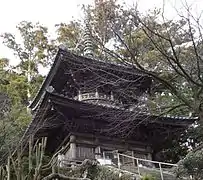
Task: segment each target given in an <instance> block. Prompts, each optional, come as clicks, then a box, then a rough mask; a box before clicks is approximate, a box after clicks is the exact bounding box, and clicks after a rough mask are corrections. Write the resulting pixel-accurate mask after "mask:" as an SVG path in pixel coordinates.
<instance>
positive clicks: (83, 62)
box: [29, 46, 151, 110]
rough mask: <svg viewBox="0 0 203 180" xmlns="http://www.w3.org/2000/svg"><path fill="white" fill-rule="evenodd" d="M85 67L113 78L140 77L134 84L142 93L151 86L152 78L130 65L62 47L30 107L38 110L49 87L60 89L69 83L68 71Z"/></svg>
mask: <svg viewBox="0 0 203 180" xmlns="http://www.w3.org/2000/svg"><path fill="white" fill-rule="evenodd" d="M84 67H85V68H86V70H87V69H88V70H89V71H94V70H97V71H100V72H99V73H102V72H104V71H105V73H106V74H107V75H108V76H112V74H113V75H114V74H119V76H123V75H124V74H125V78H126V77H130V78H132V79H135V78H134V77H139V83H138V82H136V83H133V86H137V87H139V88H140V89H141V90H140V91H142V92H143V91H146V90H147V89H148V88H150V86H151V77H149V76H148V75H146V74H144V73H142V72H141V71H140V70H139V69H136V68H135V67H133V66H132V65H131V64H130V63H129V64H125V65H124V64H119V63H116V62H112V61H104V60H98V59H92V58H89V57H84V56H79V55H76V54H74V53H72V52H69V51H68V50H67V49H66V48H64V47H63V46H60V47H59V50H58V53H57V55H56V57H55V60H54V63H53V65H52V67H51V69H50V71H49V73H48V75H47V76H46V78H45V80H44V82H43V83H42V85H41V87H40V89H39V91H38V93H37V95H36V96H35V98H34V100H33V101H32V103H31V104H30V106H29V107H30V108H31V109H32V110H34V109H36V107H37V106H38V104H39V103H40V100H41V99H42V98H43V96H44V93H45V91H46V90H47V89H48V88H49V87H53V88H55V89H60V88H61V87H60V85H61V86H62V85H64V83H66V81H67V78H68V77H67V72H68V71H71V72H72V71H73V70H75V71H76V70H78V69H84ZM108 78H109V77H108ZM108 78H107V79H108ZM91 85H92V84H91Z"/></svg>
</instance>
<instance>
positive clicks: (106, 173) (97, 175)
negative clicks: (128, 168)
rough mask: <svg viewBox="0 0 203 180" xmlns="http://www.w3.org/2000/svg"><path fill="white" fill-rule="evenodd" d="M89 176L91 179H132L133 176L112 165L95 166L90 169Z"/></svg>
mask: <svg viewBox="0 0 203 180" xmlns="http://www.w3.org/2000/svg"><path fill="white" fill-rule="evenodd" d="M88 178H90V179H91V180H104V179H105V180H130V179H133V176H132V175H131V174H128V173H123V172H121V171H119V170H116V169H111V168H110V167H105V166H94V167H92V168H90V169H89V171H88Z"/></svg>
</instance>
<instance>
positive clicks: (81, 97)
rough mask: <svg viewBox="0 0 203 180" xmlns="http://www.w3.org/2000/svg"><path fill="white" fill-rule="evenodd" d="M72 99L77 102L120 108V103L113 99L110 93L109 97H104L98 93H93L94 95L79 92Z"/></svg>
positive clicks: (104, 95)
mask: <svg viewBox="0 0 203 180" xmlns="http://www.w3.org/2000/svg"><path fill="white" fill-rule="evenodd" d="M74 99H75V100H78V101H85V102H88V103H92V104H98V105H105V106H112V107H114V106H115V107H116V106H117V107H122V103H121V102H120V101H118V100H116V99H115V98H114V96H113V93H111V95H106V94H103V93H98V92H95V93H94V92H93V93H80V92H79V93H78V95H77V96H75V97H74Z"/></svg>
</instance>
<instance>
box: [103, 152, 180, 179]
mask: <svg viewBox="0 0 203 180" xmlns="http://www.w3.org/2000/svg"><path fill="white" fill-rule="evenodd" d="M106 153H112V154H114V155H117V163H118V164H117V165H118V169H121V159H120V157H121V156H123V157H127V158H130V159H133V160H136V164H137V173H138V175H139V176H141V172H140V168H141V167H140V166H139V161H141V162H149V163H153V164H158V165H159V170H158V169H156V168H150V169H153V170H156V171H158V172H160V176H161V180H164V174H168V175H172V173H169V172H168V171H164V169H163V168H162V165H167V166H173V167H177V166H178V165H177V164H172V163H165V162H160V161H152V160H148V159H142V158H136V157H133V156H129V155H126V154H121V153H118V152H115V151H112V152H110V151H107V152H106ZM103 158H104V159H106V158H105V152H103Z"/></svg>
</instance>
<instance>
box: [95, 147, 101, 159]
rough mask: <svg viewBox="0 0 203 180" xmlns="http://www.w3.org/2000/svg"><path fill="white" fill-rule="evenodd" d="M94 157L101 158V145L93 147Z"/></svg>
mask: <svg viewBox="0 0 203 180" xmlns="http://www.w3.org/2000/svg"><path fill="white" fill-rule="evenodd" d="M95 158H96V159H100V158H101V147H100V146H97V147H96V148H95Z"/></svg>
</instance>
